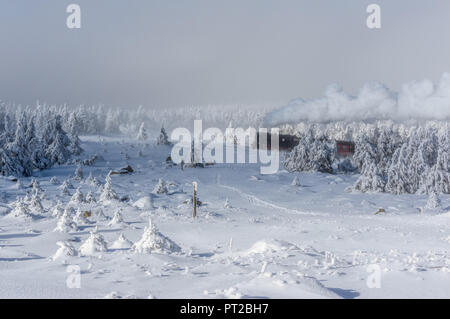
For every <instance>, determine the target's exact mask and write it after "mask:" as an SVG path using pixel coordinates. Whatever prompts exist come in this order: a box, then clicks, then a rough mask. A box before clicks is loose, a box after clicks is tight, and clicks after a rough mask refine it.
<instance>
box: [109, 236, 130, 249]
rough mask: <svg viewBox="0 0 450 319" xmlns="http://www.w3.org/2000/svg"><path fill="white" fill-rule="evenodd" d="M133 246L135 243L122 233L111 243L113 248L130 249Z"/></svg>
mask: <svg viewBox="0 0 450 319" xmlns="http://www.w3.org/2000/svg"><path fill="white" fill-rule="evenodd" d="M132 246H133V243H132V242H131V241H130V240H128V239H127V238H126V237H125V235H124V234H123V233H122V234H120V236H119V238H118V239H117V240H116V241H115V242H114V243H113V244H112V245H111V248H113V249H128V248H131V247H132Z"/></svg>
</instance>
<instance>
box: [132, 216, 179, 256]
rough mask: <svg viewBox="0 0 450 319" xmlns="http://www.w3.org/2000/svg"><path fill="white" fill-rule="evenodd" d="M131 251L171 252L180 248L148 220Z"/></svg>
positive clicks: (148, 252)
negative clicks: (140, 236) (147, 224)
mask: <svg viewBox="0 0 450 319" xmlns="http://www.w3.org/2000/svg"><path fill="white" fill-rule="evenodd" d="M132 249H133V251H134V252H136V253H140V254H150V253H154V252H156V253H173V252H180V251H181V248H180V247H179V246H178V245H177V244H175V243H174V242H173V241H172V240H170V239H169V238H167V237H166V236H164V235H163V234H161V233H160V232H159V231H158V229H157V228H156V226H155V224H154V223H152V220H151V219H150V221H149V226H148V227H145V230H144V234H143V235H142V238H141V239H140V240H139V241H138V242H136V243H135V244H134V245H133V247H132Z"/></svg>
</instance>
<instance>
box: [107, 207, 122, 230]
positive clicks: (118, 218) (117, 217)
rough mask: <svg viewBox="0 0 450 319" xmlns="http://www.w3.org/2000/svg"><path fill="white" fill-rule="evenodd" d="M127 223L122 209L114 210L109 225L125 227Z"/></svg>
mask: <svg viewBox="0 0 450 319" xmlns="http://www.w3.org/2000/svg"><path fill="white" fill-rule="evenodd" d="M126 225H127V224H126V223H125V221H124V220H123V216H122V214H121V213H120V210H116V211H115V212H114V216H113V218H112V219H111V221H110V222H109V223H108V226H109V227H123V226H126Z"/></svg>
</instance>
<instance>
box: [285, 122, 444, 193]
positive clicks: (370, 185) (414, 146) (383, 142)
mask: <svg viewBox="0 0 450 319" xmlns="http://www.w3.org/2000/svg"><path fill="white" fill-rule="evenodd" d="M449 129H450V128H449V123H448V122H445V121H444V122H439V121H427V122H423V123H420V122H419V123H415V124H404V123H396V122H393V121H375V122H371V123H370V122H369V123H365V122H351V123H346V122H333V123H328V124H311V123H300V124H298V125H297V126H294V127H293V126H287V127H285V128H284V130H285V131H287V132H290V133H291V134H296V135H298V136H299V137H300V143H299V145H298V146H297V147H295V148H294V149H293V150H292V152H291V153H289V154H287V155H286V158H285V161H284V166H285V167H286V168H287V169H288V170H289V171H318V172H326V173H336V174H340V173H341V174H345V173H360V174H361V176H360V177H359V178H358V180H357V181H356V183H355V185H354V186H353V187H352V188H351V189H352V190H355V191H361V192H387V193H392V194H405V193H406V194H431V193H437V194H449V192H450V179H449V177H450V176H449V170H448V155H449V153H448V152H449V145H450V139H449V138H450V130H449ZM342 140H343V141H351V142H354V143H355V149H356V150H355V154H354V155H353V156H352V157H351V158H340V157H339V156H337V153H336V141H342Z"/></svg>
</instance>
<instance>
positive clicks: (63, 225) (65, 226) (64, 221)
mask: <svg viewBox="0 0 450 319" xmlns="http://www.w3.org/2000/svg"><path fill="white" fill-rule="evenodd" d="M77 230H78V226H77V224H76V223H75V222H74V221H73V218H72V216H71V214H70V210H67V209H66V210H65V211H64V213H63V214H62V216H61V217H60V218H59V219H58V223H57V224H56V228H55V229H54V231H55V232H61V233H68V232H71V231H77Z"/></svg>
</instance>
